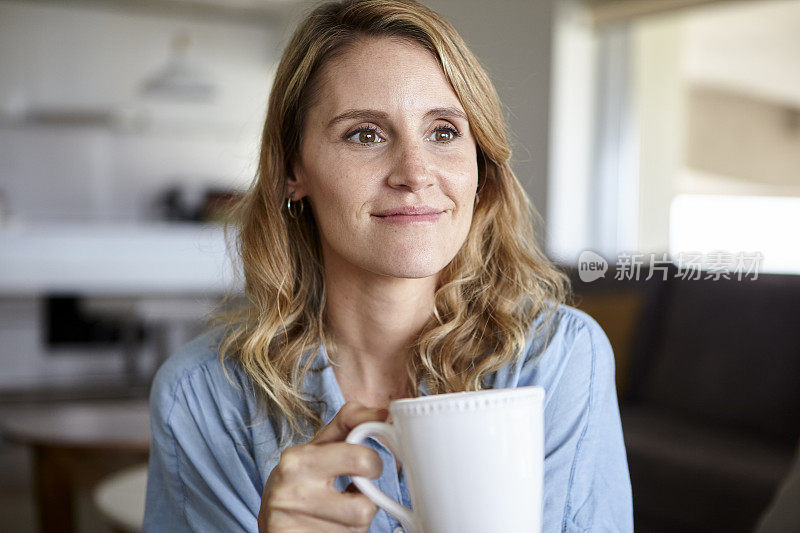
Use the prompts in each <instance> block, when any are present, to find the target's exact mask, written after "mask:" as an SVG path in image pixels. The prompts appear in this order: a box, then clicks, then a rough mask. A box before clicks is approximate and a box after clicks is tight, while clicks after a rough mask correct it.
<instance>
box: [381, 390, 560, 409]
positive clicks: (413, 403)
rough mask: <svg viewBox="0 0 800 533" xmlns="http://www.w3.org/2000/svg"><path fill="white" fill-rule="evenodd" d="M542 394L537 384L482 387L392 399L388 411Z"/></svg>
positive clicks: (514, 398)
mask: <svg viewBox="0 0 800 533" xmlns="http://www.w3.org/2000/svg"><path fill="white" fill-rule="evenodd" d="M544 395H545V391H544V388H543V387H540V386H538V385H533V386H525V387H511V388H500V389H484V390H479V391H465V392H448V393H445V394H431V395H427V396H418V397H416V398H401V399H399V400H393V401H392V402H391V403H390V404H389V411H394V410H395V409H399V410H407V409H416V408H419V407H422V406H431V407H434V408H435V407H439V408H442V407H445V406H444V405H442V404H447V405H453V406H456V405H457V404H466V403H469V404H474V403H475V402H481V401H486V400H488V401H490V402H491V403H492V404H496V403H497V402H502V403H506V402H508V401H515V400H520V399H526V398H527V399H533V400H543V399H544Z"/></svg>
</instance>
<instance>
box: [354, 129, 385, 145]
mask: <svg viewBox="0 0 800 533" xmlns="http://www.w3.org/2000/svg"><path fill="white" fill-rule="evenodd" d="M347 138H348V140H351V141H353V142H357V143H361V144H375V143H380V142H383V139H381V137H380V135H378V132H377V131H375V130H370V129H360V130H357V131H354V132H353V133H352V134H350V136H348V137H347Z"/></svg>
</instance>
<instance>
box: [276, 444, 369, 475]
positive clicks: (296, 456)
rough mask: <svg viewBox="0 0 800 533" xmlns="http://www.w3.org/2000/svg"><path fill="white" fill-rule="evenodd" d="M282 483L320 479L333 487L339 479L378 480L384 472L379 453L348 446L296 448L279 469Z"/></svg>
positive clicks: (294, 447)
mask: <svg viewBox="0 0 800 533" xmlns="http://www.w3.org/2000/svg"><path fill="white" fill-rule="evenodd" d="M276 468H277V469H278V471H279V473H280V476H281V478H282V479H290V480H308V479H317V480H319V481H320V482H322V483H321V484H322V485H331V484H332V483H333V480H334V479H336V478H337V477H338V476H361V477H366V478H371V479H374V478H376V477H380V475H381V473H382V472H383V462H382V461H381V458H380V456H379V455H378V452H376V451H375V450H373V449H371V448H368V447H366V446H362V445H361V444H350V443H347V442H329V443H326V444H306V445H301V446H293V447H292V448H289V449H287V450H286V451H285V452H283V455H282V456H281V460H280V461H279V462H278V466H277V467H276Z"/></svg>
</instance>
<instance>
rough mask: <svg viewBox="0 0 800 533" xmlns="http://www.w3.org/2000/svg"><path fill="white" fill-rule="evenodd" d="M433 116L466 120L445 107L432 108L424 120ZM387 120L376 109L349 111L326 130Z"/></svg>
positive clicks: (339, 115) (330, 123) (461, 113)
mask: <svg viewBox="0 0 800 533" xmlns="http://www.w3.org/2000/svg"><path fill="white" fill-rule="evenodd" d="M434 116H437V117H451V118H460V119H462V120H468V119H467V115H466V113H464V112H463V111H462V110H460V109H459V108H457V107H452V106H447V107H434V108H433V109H431V110H429V111H428V112H427V113H425V115H424V118H425V119H429V118H432V117H434ZM388 118H389V114H388V113H386V112H384V111H378V110H376V109H349V110H347V111H345V112H344V113H340V114H338V115H336V116H335V117H333V118H332V119H331V120H330V122H328V126H327V129H330V128H332V127H333V126H335V125H336V124H338V123H339V122H342V121H345V120H363V121H372V122H374V121H379V120H387V119H388Z"/></svg>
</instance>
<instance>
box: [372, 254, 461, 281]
mask: <svg viewBox="0 0 800 533" xmlns="http://www.w3.org/2000/svg"><path fill="white" fill-rule="evenodd" d="M451 259H452V258H444V257H438V256H436V255H432V254H415V255H411V256H407V255H404V254H397V255H394V256H391V257H385V258H381V259H380V260H379V261H376V262H375V263H374V264H373V267H372V268H370V269H369V270H371V271H373V272H375V273H376V274H380V275H383V276H390V277H393V278H408V279H419V278H428V277H430V276H434V275H436V274H438V273H439V272H441V270H442V269H443V268H444V267H446V266H447V264H448V263H449V262H450V260H451Z"/></svg>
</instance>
